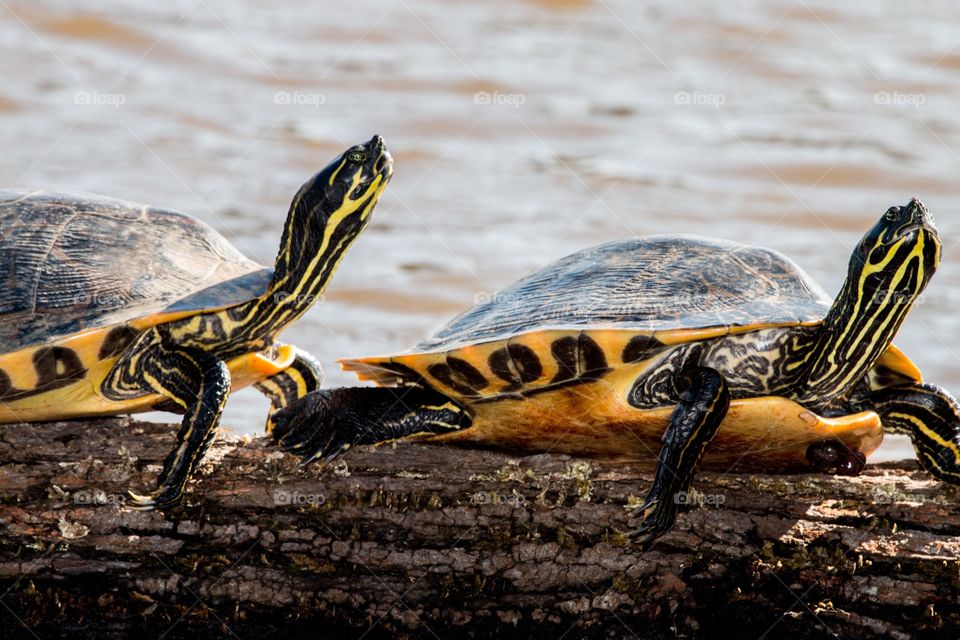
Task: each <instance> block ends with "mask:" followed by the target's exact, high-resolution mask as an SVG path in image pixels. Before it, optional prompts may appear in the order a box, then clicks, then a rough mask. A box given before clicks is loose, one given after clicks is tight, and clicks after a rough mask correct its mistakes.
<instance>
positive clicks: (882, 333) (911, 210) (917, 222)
mask: <svg viewBox="0 0 960 640" xmlns="http://www.w3.org/2000/svg"><path fill="white" fill-rule="evenodd" d="M939 264H940V236H939V234H938V233H937V229H936V227H934V225H933V217H931V215H930V214H929V213H928V212H927V208H926V207H924V206H923V203H921V202H920V201H919V200H917V199H916V198H913V199H912V200H911V201H910V202H908V203H907V204H906V205H904V206H902V207H890V208H889V209H887V211H886V212H885V213H884V214H883V215H882V216H881V217H880V220H878V221H877V223H876V224H875V225H874V226H873V228H872V229H870V231H868V232H867V233H866V235H865V236H863V239H862V240H860V244H858V245H857V248H856V249H855V250H854V252H853V256H852V257H851V259H850V269H849V272H848V273H847V280H846V282H845V283H844V285H843V288H842V289H841V291H840V294H839V295H838V296H837V299H836V301H835V302H834V303H833V307H832V308H831V309H830V312H829V313H828V314H827V317H826V318H825V319H824V322H823V324H822V328H821V330H820V331H819V332H818V333H817V334H815V336H814V337H815V340H814V342H813V346H812V348H811V349H810V350H809V351H808V353H807V356H806V362H807V364H808V368H807V370H806V372H805V374H806V377H805V379H804V380H803V384H802V385H801V387H802V388H803V392H802V393H801V394H799V396H798V400H799V402H800V403H801V404H805V406H810V407H812V408H814V409H818V408H824V407H828V406H830V404H829V403H830V402H832V401H833V400H834V399H835V398H837V397H840V396H842V395H843V394H846V393H849V391H850V389H851V388H852V385H855V384H858V383H859V382H860V381H861V380H863V379H864V376H865V375H866V374H867V372H868V371H870V369H871V368H872V367H873V366H874V364H875V363H876V362H877V359H878V358H880V356H882V355H883V354H884V353H885V352H886V350H887V348H888V347H889V346H890V343H891V342H892V341H893V338H894V337H895V336H896V335H897V331H899V330H900V326H901V325H902V324H903V321H904V319H905V318H906V317H907V314H908V313H909V312H910V309H912V308H913V303H914V302H916V300H917V297H918V296H919V295H920V294H921V293H922V292H923V290H924V288H925V287H926V286H927V283H928V282H929V281H930V278H931V277H932V276H933V273H934V271H936V269H937V266H939Z"/></svg>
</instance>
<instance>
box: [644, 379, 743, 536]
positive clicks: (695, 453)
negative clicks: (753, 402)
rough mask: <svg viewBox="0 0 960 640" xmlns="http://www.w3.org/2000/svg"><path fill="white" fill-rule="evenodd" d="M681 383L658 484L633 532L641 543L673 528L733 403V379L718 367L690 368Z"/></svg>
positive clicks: (656, 476) (665, 438)
mask: <svg viewBox="0 0 960 640" xmlns="http://www.w3.org/2000/svg"><path fill="white" fill-rule="evenodd" d="M677 386H678V388H679V389H683V390H684V391H683V395H682V396H681V398H680V402H679V403H677V406H676V408H675V409H674V410H673V414H672V415H671V417H670V424H669V425H668V426H667V429H666V431H664V433H663V447H662V448H661V450H660V456H659V459H658V461H657V469H656V472H655V474H654V479H653V485H652V486H651V487H650V491H649V492H648V493H647V498H646V500H645V501H644V503H643V506H642V507H640V511H641V513H642V522H641V524H640V527H639V528H638V529H637V530H636V531H634V532H633V534H632V535H633V538H634V540H636V541H637V542H638V543H640V544H647V543H650V542H652V541H653V540H655V539H656V538H658V537H659V536H661V535H663V534H664V533H666V532H667V531H669V530H670V529H672V528H673V525H674V523H675V522H676V520H677V507H678V505H679V504H680V503H681V502H682V499H681V494H683V493H685V492H686V491H687V490H688V489H689V488H690V482H691V481H692V480H693V474H694V469H695V467H696V464H697V462H698V461H699V460H700V456H701V455H702V454H703V450H704V449H705V448H706V446H707V444H708V443H709V442H710V440H712V439H713V436H714V435H715V434H716V433H717V429H718V428H719V427H720V423H721V422H722V421H723V418H724V417H725V416H726V415H727V409H728V408H729V407H730V392H729V390H728V389H727V383H726V381H725V380H724V379H723V376H721V375H720V373H719V372H717V371H716V370H715V369H710V368H708V367H690V368H688V369H686V370H685V371H684V373H683V374H682V376H681V379H680V384H678V385H677Z"/></svg>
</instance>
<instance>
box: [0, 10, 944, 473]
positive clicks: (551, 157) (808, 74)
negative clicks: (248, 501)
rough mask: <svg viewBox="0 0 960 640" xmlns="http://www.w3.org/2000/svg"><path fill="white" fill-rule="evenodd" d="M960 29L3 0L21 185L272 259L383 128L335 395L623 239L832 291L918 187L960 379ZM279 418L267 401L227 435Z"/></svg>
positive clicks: (1, 20) (695, 14)
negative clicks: (696, 239)
mask: <svg viewBox="0 0 960 640" xmlns="http://www.w3.org/2000/svg"><path fill="white" fill-rule="evenodd" d="M957 24H960V5H957V4H955V3H951V2H947V1H946V0H939V1H934V2H930V3H924V4H923V5H922V6H911V5H908V4H905V3H902V2H897V1H894V0H878V1H873V2H866V1H860V2H847V3H835V2H826V1H825V0H809V1H797V2H759V1H749V0H731V1H730V2H725V3H720V4H717V3H710V2H685V3H675V2H666V1H653V2H636V1H631V0H604V1H599V2H590V1H581V0H526V1H516V0H499V1H493V0H491V1H487V2H467V1H463V0H460V1H453V0H353V1H352V2H349V3H317V2H308V1H306V0H287V1H285V2H272V3H262V2H256V1H255V0H229V1H228V0H167V1H166V2H162V3H157V2H148V1H147V0H138V1H131V0H123V1H120V0H104V1H101V2H98V3H77V2H70V1H69V0H30V1H29V2H27V1H20V0H6V1H5V2H3V3H0V73H2V74H3V77H4V82H3V85H2V87H0V127H2V139H3V142H4V153H3V154H2V155H0V184H3V185H6V186H17V187H23V188H28V187H42V188H49V189H56V190H64V191H70V190H80V191H88V192H94V193H103V194H107V195H112V196H117V197H122V198H127V199H130V200H135V201H140V202H147V203H151V204H155V205H159V206H164V207H170V208H175V209H180V210H183V211H186V212H189V213H192V214H194V215H196V216H197V217H199V218H201V219H203V220H205V221H206V222H208V223H209V224H211V225H212V226H214V227H215V228H217V229H218V230H219V231H220V232H221V233H223V235H224V236H226V237H227V238H228V239H230V240H231V241H232V242H233V243H234V244H236V246H237V247H239V248H240V249H241V250H242V251H243V252H245V253H246V254H247V255H249V256H250V257H252V258H254V259H256V260H258V261H260V262H263V263H265V264H270V263H272V261H273V258H274V255H275V251H276V249H277V245H278V242H279V234H280V229H281V225H282V222H283V220H284V216H285V214H286V208H287V204H288V202H289V199H290V197H291V196H292V194H293V193H294V192H295V191H296V189H297V188H298V187H299V185H300V184H301V183H302V182H303V181H304V180H305V179H306V178H307V177H308V176H309V175H310V174H311V173H313V172H314V171H315V170H316V169H318V168H319V167H321V166H323V165H324V164H326V162H327V161H328V160H329V159H330V158H331V157H332V156H333V155H335V154H337V153H339V152H340V151H341V150H342V149H343V148H345V147H346V146H348V145H350V144H353V143H355V142H358V141H361V140H366V139H368V138H369V137H370V136H371V135H372V134H373V133H380V134H382V135H383V136H384V137H385V138H386V140H387V143H388V145H389V147H390V148H391V150H392V152H393V154H394V157H395V159H396V174H395V177H394V180H393V183H392V185H391V186H390V188H389V189H388V190H387V192H386V194H385V195H384V197H383V200H382V201H381V204H380V205H379V207H378V209H377V212H376V214H375V220H374V222H373V224H372V226H371V227H370V228H369V230H368V231H367V232H366V233H365V235H364V236H362V237H361V239H360V240H359V241H358V242H357V244H356V245H355V247H354V248H353V249H352V250H351V251H350V253H349V254H348V256H347V258H346V259H345V260H344V262H343V265H342V268H341V269H340V271H339V272H338V273H337V275H336V277H335V278H334V280H333V283H332V285H331V286H330V288H329V290H328V293H327V295H326V299H325V301H324V303H323V304H320V305H317V306H316V307H315V308H314V309H313V310H311V311H310V312H309V314H308V315H307V316H306V317H305V318H304V319H303V321H302V322H300V323H299V324H298V325H296V326H294V327H292V328H291V329H289V330H288V331H287V332H286V334H285V335H284V337H285V339H287V340H289V341H293V342H295V343H296V344H298V345H300V346H302V347H304V348H306V349H308V350H309V351H311V352H313V353H314V354H315V355H316V356H317V357H318V358H319V359H320V360H321V361H322V362H323V364H324V366H325V368H326V374H327V379H326V384H328V385H344V384H352V383H353V380H352V379H351V378H352V376H350V375H347V374H345V373H343V372H341V371H339V369H338V367H337V366H336V364H335V359H336V358H337V357H342V356H357V355H370V354H376V353H381V352H389V351H393V350H396V349H398V348H402V347H406V346H409V345H412V344H414V343H416V342H418V341H419V340H420V339H421V338H423V337H424V336H426V335H428V334H429V333H430V332H431V331H432V330H433V329H435V328H437V327H438V326H440V325H441V324H443V323H444V322H445V321H446V320H447V319H448V318H450V317H451V316H452V315H454V314H455V313H457V312H458V311H460V310H462V309H463V308H465V307H467V306H469V305H471V304H473V302H474V300H475V299H477V297H478V296H484V295H486V294H488V293H490V292H493V291H495V290H496V289H498V288H500V287H502V286H504V285H506V284H508V283H510V282H511V281H513V280H514V279H516V278H518V277H520V276H522V275H525V274H527V273H529V272H531V271H533V270H535V269H537V268H539V267H541V266H543V265H545V264H547V263H548V262H550V261H552V260H554V259H556V258H558V257H561V256H563V255H565V254H567V253H569V252H572V251H575V250H577V249H580V248H582V247H585V246H588V245H591V244H595V243H599V242H603V241H606V240H610V239H614V238H618V237H622V236H626V235H632V234H647V233H670V232H698V233H705V234H709V235H714V236H719V237H724V238H730V239H735V240H740V241H744V242H750V243H758V244H763V245H767V246H770V247H773V248H776V249H779V250H781V251H783V252H785V253H787V254H788V255H790V256H791V257H793V258H794V259H795V260H796V261H797V262H799V263H800V264H801V265H802V266H803V267H804V268H805V269H807V270H808V271H809V272H810V273H811V275H813V276H814V277H815V278H816V279H817V280H819V281H820V282H821V284H823V285H824V287H825V288H826V289H827V291H829V292H830V293H831V294H832V293H834V292H835V291H837V290H838V288H839V286H840V284H841V282H842V279H843V277H844V275H845V271H846V265H847V260H848V257H849V255H850V251H851V249H852V247H853V246H854V244H855V243H856V242H857V240H858V239H859V237H860V235H861V234H862V233H863V232H864V231H865V230H866V229H867V228H868V227H869V226H870V225H871V224H872V223H873V222H874V221H875V219H876V218H877V217H878V216H879V215H880V214H881V213H882V212H883V211H884V210H885V209H886V208H887V207H888V206H890V205H892V204H903V203H905V202H907V200H908V199H909V198H910V196H912V195H917V196H919V197H921V198H922V199H923V200H924V201H925V202H926V204H927V205H928V206H929V207H930V209H931V211H932V212H933V213H934V214H935V215H938V218H937V220H938V223H939V227H940V230H941V233H942V235H943V237H944V239H945V252H944V264H943V266H942V267H941V270H940V273H938V275H937V276H936V278H935V279H934V281H933V284H932V286H931V288H930V290H929V292H928V293H927V295H926V296H925V297H924V299H923V301H922V303H921V304H920V305H919V306H918V308H917V309H916V310H915V311H914V313H913V314H912V315H911V316H910V318H909V320H908V323H907V325H906V327H905V328H904V330H903V332H902V333H901V335H900V337H899V339H898V340H897V342H898V344H899V345H900V346H901V347H903V348H905V349H906V350H907V351H908V352H909V353H910V354H911V356H912V357H913V358H914V359H915V360H916V362H917V363H918V364H919V365H920V367H921V368H922V369H923V371H924V373H925V374H926V376H927V378H928V379H929V380H932V381H935V382H937V383H940V384H943V385H945V386H947V387H951V388H952V389H953V390H954V391H955V392H960V358H958V357H957V354H958V353H960V345H958V344H957V337H958V334H960V331H958V328H960V318H958V316H957V315H956V314H957V309H960V248H958V246H957V241H958V240H960V221H958V218H957V216H956V211H958V208H960V207H958V205H960V192H958V190H957V189H956V176H957V172H958V168H960V155H958V153H960V122H958V118H957V110H958V96H957V89H956V87H957V86H958V84H960V30H958V29H957V28H956V27H955V25H957ZM266 409H267V403H266V401H265V400H263V399H262V398H261V397H260V396H259V395H258V394H257V393H256V392H254V391H252V390H246V391H243V392H240V393H238V394H237V395H236V396H235V397H234V398H233V399H232V400H231V402H230V404H229V406H228V410H227V416H226V418H225V424H227V425H228V426H229V427H231V428H233V429H236V430H239V431H244V432H253V433H255V432H259V431H260V430H261V429H262V424H263V420H264V416H265V412H266ZM882 454H883V457H887V458H889V457H893V458H897V457H902V456H904V455H912V453H911V451H910V448H909V445H907V444H906V443H905V442H904V441H903V440H902V439H897V438H888V442H887V443H885V445H884V449H883V451H882ZM873 459H879V458H873Z"/></svg>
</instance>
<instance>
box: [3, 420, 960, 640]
mask: <svg viewBox="0 0 960 640" xmlns="http://www.w3.org/2000/svg"><path fill="white" fill-rule="evenodd" d="M172 441H173V427H172V426H170V425H153V424H146V423H135V422H128V421H127V420H123V419H110V420H103V421H90V422H72V423H57V424H48V425H8V426H4V427H0V461H2V462H0V630H2V633H0V636H2V637H3V638H5V639H6V638H20V637H24V638H34V637H39V638H46V637H60V636H61V635H71V636H72V637H86V638H113V637H116V638H122V637H131V636H133V635H137V636H139V637H141V638H159V637H164V638H188V637H195V635H196V634H198V633H203V634H205V636H204V637H220V636H223V637H238V638H256V637H271V636H272V634H274V633H281V632H282V633H283V634H285V637H287V638H299V637H303V638H316V637H345V638H359V637H365V638H380V637H405V636H410V637H428V638H432V637H439V638H449V637H463V638H466V637H514V636H516V637H528V638H559V637H562V636H564V634H566V636H565V637H568V638H577V637H591V638H592V637H597V638H601V637H602V638H608V637H610V638H621V637H640V638H648V637H649V638H667V637H684V638H714V637H716V638H726V637H737V638H761V637H766V638H770V637H784V638H819V637H857V638H873V637H877V638H880V637H884V638H886V637H894V638H909V637H917V638H957V637H960V633H958V631H957V629H958V628H960V627H958V624H960V506H958V502H960V501H958V498H960V491H958V490H957V489H956V488H953V487H944V486H943V485H940V484H937V483H935V482H933V481H931V480H930V479H929V478H928V477H927V476H926V475H925V474H923V473H920V472H919V471H917V470H916V468H915V466H914V465H913V464H911V463H902V464H900V465H888V466H881V467H868V470H867V472H865V473H864V475H862V476H861V477H859V478H854V479H851V478H839V477H827V476H780V477H777V476H761V475H751V476H729V475H718V474H702V475H700V476H699V477H698V479H697V482H696V486H697V489H698V490H699V492H700V494H701V495H700V500H701V501H702V502H704V503H705V505H704V506H703V507H702V508H694V509H692V510H691V511H689V512H687V513H685V514H681V516H680V519H679V522H678V526H677V528H676V530H675V531H674V532H672V533H671V534H669V535H667V536H665V537H664V538H662V539H661V540H660V541H659V542H658V543H657V545H656V546H655V547H654V548H653V550H652V551H650V552H648V553H642V552H641V551H640V550H638V549H636V548H634V547H632V546H631V545H630V543H629V542H628V541H627V540H626V538H625V537H624V535H623V534H624V532H626V531H629V530H630V529H631V527H632V525H633V524H634V523H635V520H634V516H633V514H632V513H631V512H630V511H629V510H628V509H627V508H625V507H626V506H627V505H631V504H635V503H636V502H637V500H638V498H640V497H641V496H642V495H643V493H644V489H645V487H646V486H647V483H648V482H649V480H650V474H649V473H648V472H643V471H638V470H636V469H634V468H630V467H628V466H624V465H617V464H610V463H600V462H596V461H587V460H582V459H575V458H570V457H566V456H555V455H540V456H531V457H514V456H507V455H504V454H502V453H497V452H489V451H476V450H464V449H454V448H448V447H444V446H436V445H410V444H403V445H396V446H388V447H383V448H380V449H371V448H358V449H356V450H352V451H350V452H349V453H348V454H347V455H346V456H344V457H343V458H342V459H341V460H340V461H338V462H337V463H335V464H333V465H331V466H329V467H327V468H326V469H324V468H321V467H320V466H319V465H315V466H313V467H310V468H307V469H300V468H298V466H297V464H296V460H295V459H294V458H293V457H291V456H287V455H284V454H280V453H278V452H276V451H275V450H274V449H273V448H272V447H271V446H270V444H269V442H268V441H266V440H262V439H261V440H255V441H253V442H245V441H243V440H240V439H233V440H229V441H228V440H223V439H222V440H220V441H219V442H218V443H217V444H216V445H215V447H214V449H213V455H212V456H210V458H209V459H210V463H208V464H206V465H205V466H204V468H203V470H202V473H201V477H200V478H199V480H198V481H197V482H195V483H194V484H193V485H192V486H191V491H190V495H189V498H188V500H187V504H186V505H185V506H183V507H180V508H178V509H176V510H174V511H171V512H169V513H167V514H161V513H144V512H135V511H132V510H129V509H127V508H126V507H124V506H123V505H122V496H123V493H124V491H125V489H126V488H128V487H134V488H137V489H141V490H142V489H145V488H147V487H149V486H150V485H151V484H152V482H153V479H154V478H155V475H156V472H157V471H158V469H159V467H158V465H159V463H160V461H161V459H162V457H163V455H164V454H165V453H166V452H167V451H168V450H169V448H170V446H171V443H172ZM718 503H722V504H718Z"/></svg>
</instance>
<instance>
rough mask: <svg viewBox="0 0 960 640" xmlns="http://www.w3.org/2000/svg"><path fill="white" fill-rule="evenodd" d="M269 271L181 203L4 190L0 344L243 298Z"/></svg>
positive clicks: (10, 346)
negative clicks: (179, 208)
mask: <svg viewBox="0 0 960 640" xmlns="http://www.w3.org/2000/svg"><path fill="white" fill-rule="evenodd" d="M271 275H272V271H271V270H270V269H267V268H265V267H263V266H262V265H259V264H257V263H256V262H253V261H251V260H249V259H247V258H245V257H244V256H243V255H242V254H241V253H240V252H239V251H237V250H236V249H235V248H234V247H233V246H232V245H231V244H230V243H229V242H227V240H226V239H224V238H223V237H222V236H221V235H220V234H218V233H217V232H216V231H214V230H213V229H211V228H210V227H208V226H207V225H205V224H204V223H202V222H200V221H199V220H196V219H195V218H192V217H190V216H188V215H185V214H182V213H178V212H175V211H169V210H165V209H157V208H153V207H148V206H144V205H140V204H135V203H131V202H125V201H122V200H115V199H112V198H105V197H101V196H94V195H86V194H60V193H49V192H27V191H0V282H2V283H3V286H2V288H0V320H2V321H0V353H10V352H13V351H17V350H19V349H23V348H25V347H29V346H31V345H36V344H42V343H49V342H54V341H57V340H60V339H62V338H63V337H65V336H69V335H72V334H76V333H79V332H82V331H88V330H91V329H97V328H102V327H107V326H111V325H118V324H121V323H126V322H130V321H133V320H137V319H143V318H153V319H155V320H156V322H157V323H158V322H162V321H164V320H165V319H171V318H173V317H180V316H184V315H189V314H190V313H192V312H197V311H201V310H206V309H215V308H223V307H227V306H232V305H234V304H239V303H241V302H244V301H246V300H249V299H251V298H253V297H255V296H258V295H262V294H263V293H265V291H266V289H267V286H268V284H269V281H270V277H271ZM141 324H143V323H141ZM146 324H147V325H149V324H151V323H149V322H148V323H146Z"/></svg>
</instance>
